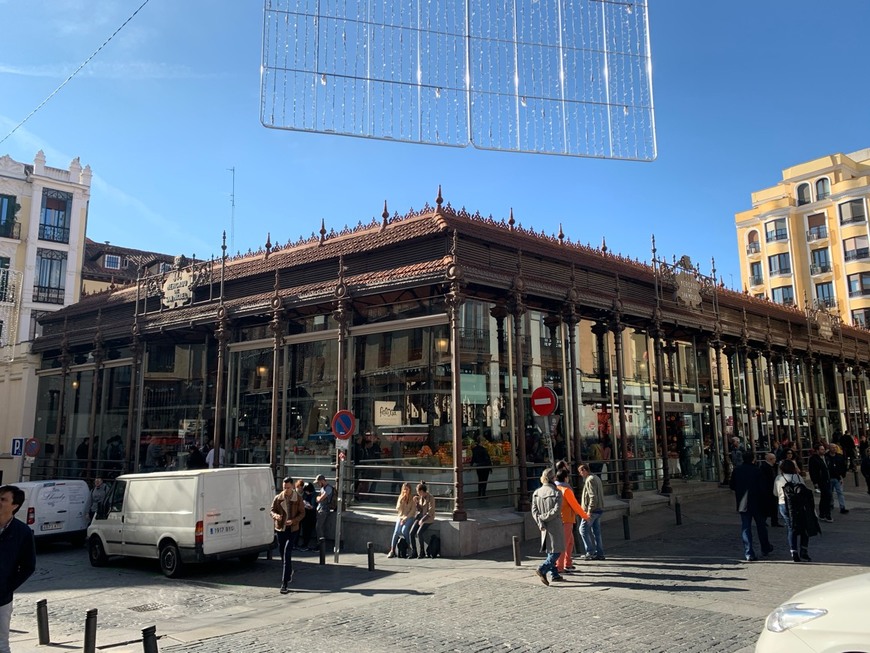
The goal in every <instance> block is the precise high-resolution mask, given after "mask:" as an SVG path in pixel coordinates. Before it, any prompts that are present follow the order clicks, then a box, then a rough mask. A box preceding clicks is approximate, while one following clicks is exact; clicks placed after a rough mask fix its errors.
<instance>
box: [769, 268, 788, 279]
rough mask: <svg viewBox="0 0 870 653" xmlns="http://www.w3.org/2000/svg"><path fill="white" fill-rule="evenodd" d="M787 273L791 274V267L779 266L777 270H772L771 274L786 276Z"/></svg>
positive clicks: (773, 275)
mask: <svg viewBox="0 0 870 653" xmlns="http://www.w3.org/2000/svg"><path fill="white" fill-rule="evenodd" d="M787 274H791V267H787V268H779V269H777V270H771V271H770V276H772V277H782V276H785V275H787Z"/></svg>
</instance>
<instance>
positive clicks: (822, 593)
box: [787, 573, 870, 610]
mask: <svg viewBox="0 0 870 653" xmlns="http://www.w3.org/2000/svg"><path fill="white" fill-rule="evenodd" d="M861 597H863V598H864V599H865V600H868V599H870V573H868V574H858V575H857V576H850V577H848V578H841V579H839V580H832V581H830V582H827V583H822V584H821V585H816V586H815V587H810V588H809V589H805V590H803V591H802V592H798V593H797V594H795V595H794V596H792V597H791V598H790V599H789V600H788V601H787V602H788V603H803V604H805V605H807V606H809V607H818V608H827V609H828V610H830V609H831V608H832V607H834V606H840V605H849V604H852V603H854V602H855V601H856V600H858V599H859V598H861ZM810 604H813V605H811V606H810Z"/></svg>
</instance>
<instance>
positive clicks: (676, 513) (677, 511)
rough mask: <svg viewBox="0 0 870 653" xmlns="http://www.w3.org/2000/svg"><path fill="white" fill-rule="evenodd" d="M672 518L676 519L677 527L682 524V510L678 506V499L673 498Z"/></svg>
mask: <svg viewBox="0 0 870 653" xmlns="http://www.w3.org/2000/svg"><path fill="white" fill-rule="evenodd" d="M674 516H675V517H676V518H677V526H679V525H681V524H682V523H683V508H682V506H681V505H680V497H676V496H675V497H674Z"/></svg>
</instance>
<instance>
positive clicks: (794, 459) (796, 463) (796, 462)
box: [782, 446, 804, 474]
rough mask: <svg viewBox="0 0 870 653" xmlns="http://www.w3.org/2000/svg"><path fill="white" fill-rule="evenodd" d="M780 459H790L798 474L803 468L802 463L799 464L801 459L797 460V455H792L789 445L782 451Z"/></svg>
mask: <svg viewBox="0 0 870 653" xmlns="http://www.w3.org/2000/svg"><path fill="white" fill-rule="evenodd" d="M782 460H790V461H792V462H793V463H794V466H795V468H796V469H797V470H798V474H800V473H801V472H802V471H803V470H804V468H803V465H801V461H800V460H798V457H797V456H795V455H794V449H792V448H791V447H790V446H789V447H786V449H785V450H784V451H783V457H782Z"/></svg>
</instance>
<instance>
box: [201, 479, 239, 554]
mask: <svg viewBox="0 0 870 653" xmlns="http://www.w3.org/2000/svg"><path fill="white" fill-rule="evenodd" d="M240 478H241V474H239V471H238V470H235V469H227V470H225V471H218V472H212V473H209V474H203V475H202V476H201V477H200V480H201V482H202V486H201V487H202V507H203V529H202V551H203V553H204V554H205V555H211V554H213V553H220V552H224V551H237V550H238V549H240V548H241V544H242V530H241V521H240V517H241V504H240V496H239V481H240Z"/></svg>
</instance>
